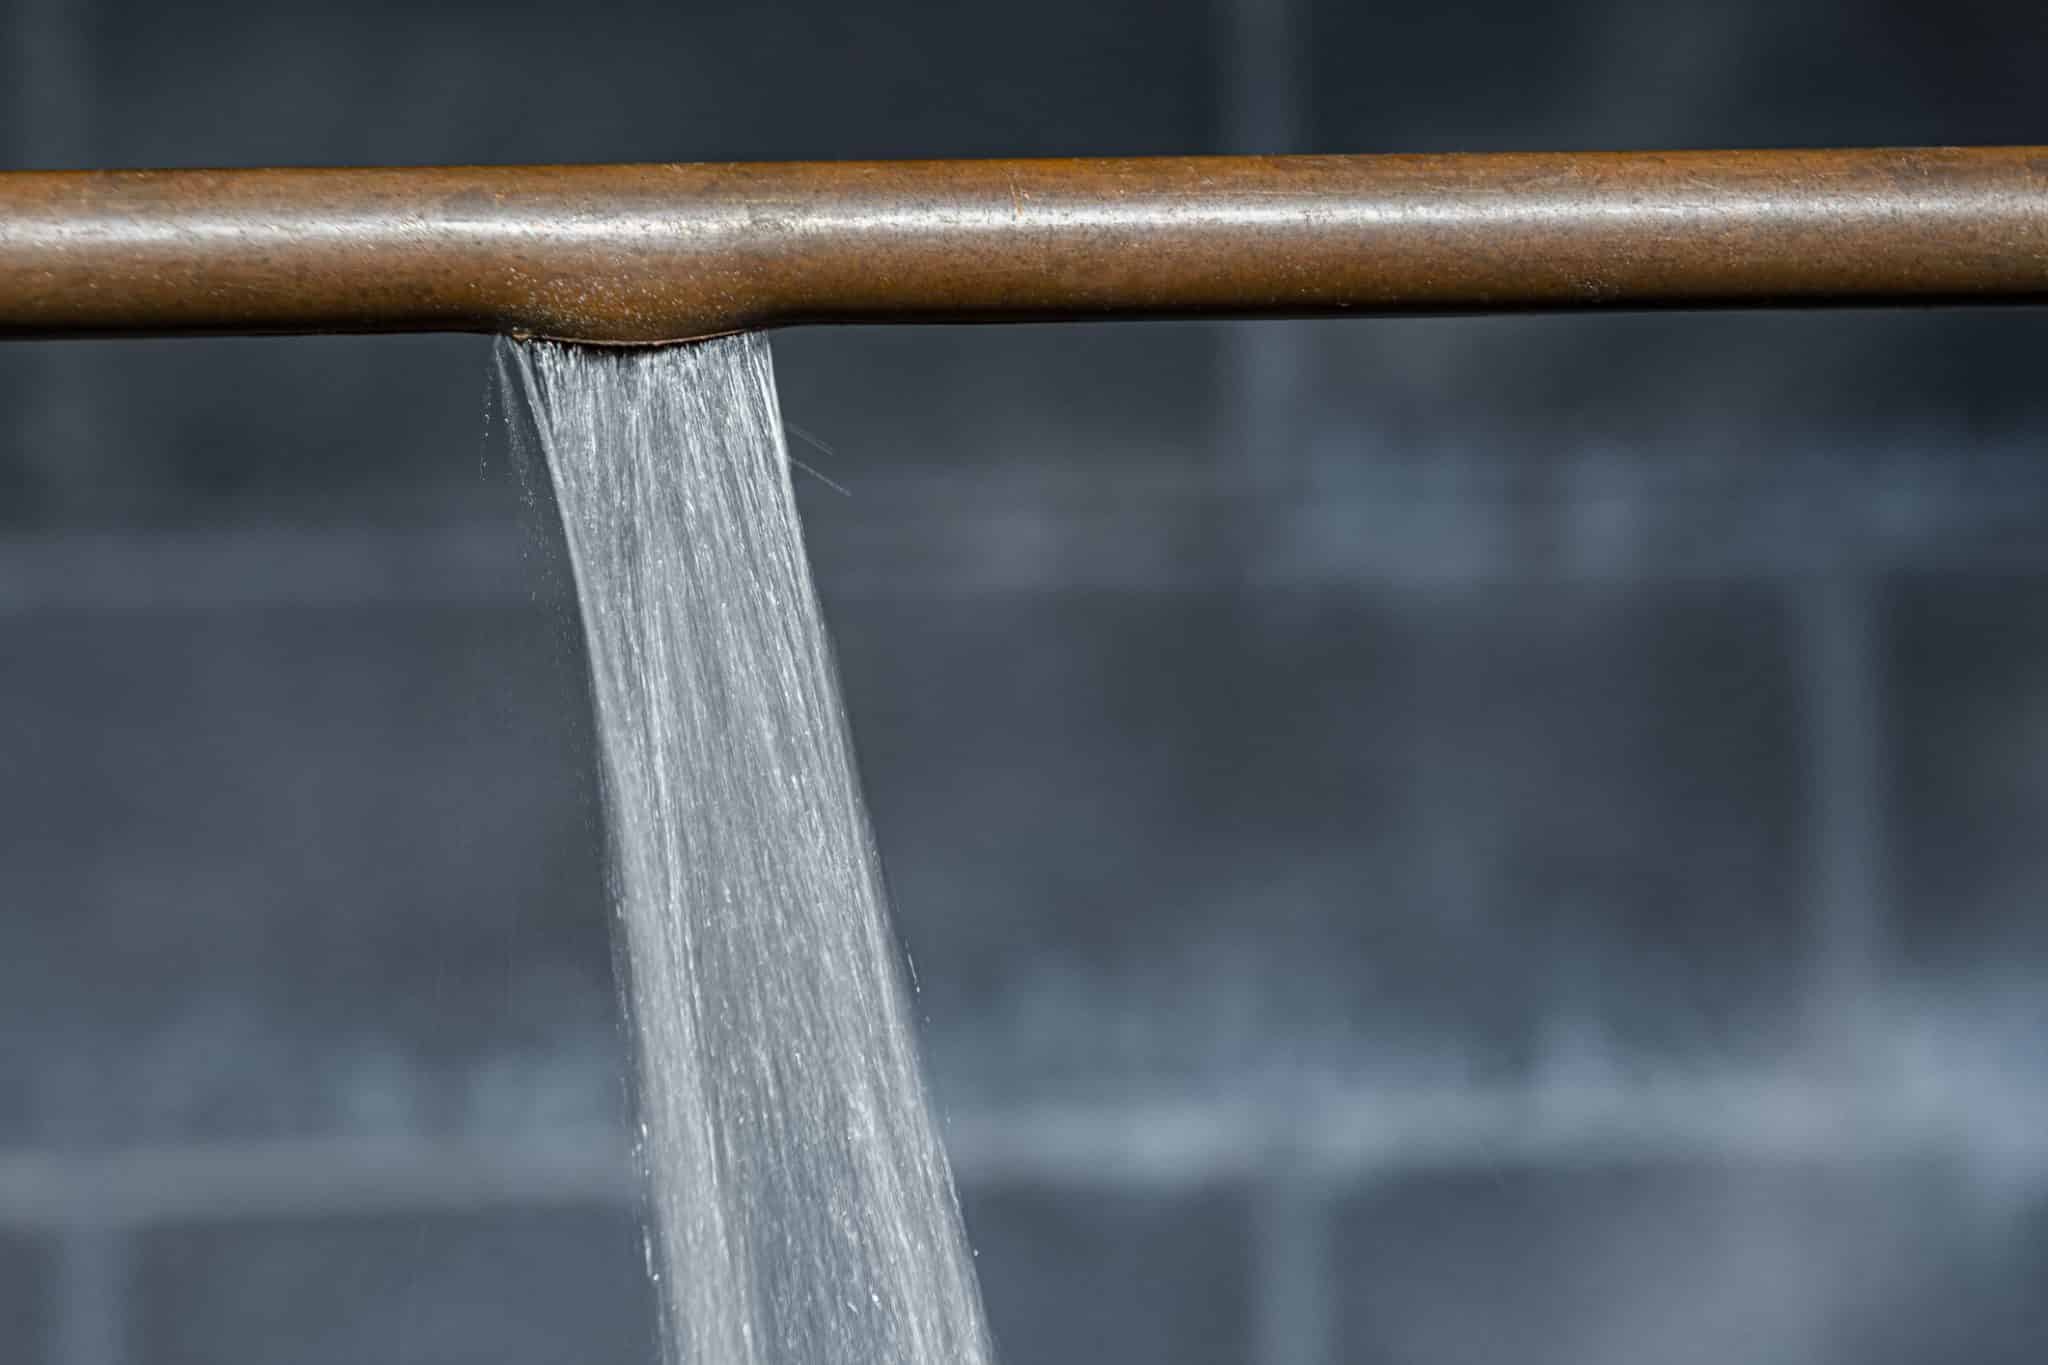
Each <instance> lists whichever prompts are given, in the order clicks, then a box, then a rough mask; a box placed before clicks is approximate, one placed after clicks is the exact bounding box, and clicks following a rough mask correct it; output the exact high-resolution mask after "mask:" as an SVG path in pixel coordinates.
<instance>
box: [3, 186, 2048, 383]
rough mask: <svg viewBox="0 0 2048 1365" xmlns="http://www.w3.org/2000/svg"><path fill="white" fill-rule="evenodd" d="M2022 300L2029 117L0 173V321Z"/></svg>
mask: <svg viewBox="0 0 2048 1365" xmlns="http://www.w3.org/2000/svg"><path fill="white" fill-rule="evenodd" d="M2044 300H2048V148H2040V147H2005V148H1931V149H1929V148H1923V149H1896V150H1859V151H1776V152H1637V153H1598V154H1514V155H1451V156H1359V157H1347V156H1308V157H1186V158H1141V159H1104V160H1047V161H957V162H946V161H929V162H844V163H839V162H825V163H787V164H747V165H669V166H524V167H450V168H412V169H381V170H380V169H359V170H345V169H283V170H226V171H218V170H216V171H201V170H193V171H64V172H25V171H19V172H9V173H5V174H0V337H59V336H113V335H141V334H152V335H163V334H177V333H258V334H261V333H295V332H409V331H472V332H503V333H508V334H511V335H515V336H539V337H547V338H551V339H557V340H572V341H584V342H599V343H616V344H651V343H660V342H670V341H679V340H687V339H695V338H703V337H707V336H714V335H720V334H724V333H730V332H737V331H745V330H750V329H756V328H765V327H778V326H789V325H795V324H803V323H828V322H845V323H864V322H890V323H895V322H1028V321H1057V320H1083V319H1109V318H1134V317H1317V316H1336V315H1347V314H1375V313H1460V312H1509V311H1521V310H1542V309H1586V308H1680V307H1773V306H1790V307H1814V306H1831V305H1847V304H1864V305H1868V304H1919V305H1926V304H1953V303H2033V302H2041V301H2044Z"/></svg>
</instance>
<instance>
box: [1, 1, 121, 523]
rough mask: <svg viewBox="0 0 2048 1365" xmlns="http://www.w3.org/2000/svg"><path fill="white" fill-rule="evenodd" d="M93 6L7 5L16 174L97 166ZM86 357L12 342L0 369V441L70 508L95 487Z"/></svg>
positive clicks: (47, 495)
mask: <svg viewBox="0 0 2048 1365" xmlns="http://www.w3.org/2000/svg"><path fill="white" fill-rule="evenodd" d="M92 8H93V5H92V0H12V3H11V4H10V5H9V6H8V7H7V11H6V12H7V15H8V18H7V20H6V24H7V28H6V32H5V35H4V41H5V43H6V47H7V53H6V67H5V70H6V72H7V76H8V80H7V96H6V99H7V107H6V124H5V127H6V130H7V131H6V133H5V135H4V143H0V155H4V156H5V157H6V164H7V165H8V166H9V167H11V168H15V169H21V170H58V169H66V168H75V167H82V166H91V165H94V164H95V162H96V158H95V157H94V155H93V151H94V149H93V145H92V144H93V138H92V95H91V91H92V74H91V69H92V63H91V54H90V51H89V45H88V43H87V40H86V32H87V28H88V25H89V23H90V20H91V17H92ZM88 358H89V353H88V352H87V351H86V350H85V349H84V348H82V347H74V346H17V347H14V348H13V353H12V354H11V355H10V356H9V357H8V359H7V371H6V373H7V374H8V376H9V377H10V378H11V379H12V381H13V385H12V386H13V388H14V389H15V392H14V394H13V395H12V402H11V403H10V404H9V407H10V410H11V414H12V420H11V421H10V422H9V423H8V429H7V432H6V436H7V439H8V440H9V441H10V442H12V443H13V445H14V448H15V449H16V450H17V451H19V452H20V458H21V460H22V464H23V467H24V469H25V471H26V473H27V475H28V478H29V480H30V484H31V487H32V488H33V490H34V492H35V494H36V495H37V496H38V497H39V498H40V499H41V500H42V501H43V502H44V504H45V505H46V506H48V507H53V508H55V509H58V510H60V511H69V510H71V509H73V508H75V507H76V506H77V505H78V503H79V502H81V501H82V500H83V499H84V498H85V496H86V495H87V494H88V492H89V491H90V490H91V489H92V487H93V485H94V484H96V483H97V482H99V481H100V476H101V473H102V462H101V459H100V456H101V454H102V451H101V448H100V446H99V443H98V442H97V441H96V440H95V439H94V431H93V391H92V387H93V386H92V380H91V374H90V372H89V370H88V368H87V362H88Z"/></svg>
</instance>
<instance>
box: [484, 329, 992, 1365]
mask: <svg viewBox="0 0 2048 1365" xmlns="http://www.w3.org/2000/svg"><path fill="white" fill-rule="evenodd" d="M500 374H501V376H502V379H503V382H504V384H505V385H506V387H507V389H508V390H510V392H509V393H508V399H513V400H519V399H523V401H524V403H525V405H526V407H527V409H528V411H529V412H530V413H531V415H532V418H533V428H534V431H535V433H536V434H537V438H538V443H539V446H540V448H541V451H542V452H543V453H544V454H545V456H546V459H547V464H548V467H549V469H550V470H551V472H552V476H553V481H554V486H555V492H556V497H557V501H558V502H559V504H560V507H561V513H562V522H563V528H564V531H565V533H566V539H567V542H568V548H569V557H570V562H571V564H572V565H573V567H574V570H575V578H576V587H577V593H578V597H579V599H580V601H581V603H582V609H583V620H584V629H585V633H586V636H587V639H588V643H589V651H590V672H591V679H592V690H593V693H594V697H595V704H596V710H597V719H598V731H599V736H600V747H601V750H602V757H603V769H604V787H605V797H606V807H607V812H608V817H609V822H610V830H611V838H612V844H613V850H614V868H615V877H616V885H615V891H614V894H615V899H616V902H617V905H618V911H619V916H620V920H621V922H622V926H623V940H624V945H625V949H626V952H625V957H626V961H627V972H626V976H627V993H628V1007H629V1010H630V1013H631V1015H632V1017H633V1020H634V1022H635V1026H636V1030H637V1034H638V1038H639V1049H640V1078H639V1079H640V1106H641V1114H642V1119H643V1133H644V1135H645V1136H644V1143H643V1150H644V1155H645V1159H646V1162H647V1165H648V1170H649V1174H650V1177H651V1178H650V1201H651V1206H652V1209H651V1222H652V1227H653V1238H652V1243H651V1246H650V1252H649V1259H650V1268H651V1269H652V1271H653V1273H654V1274H655V1275H656V1277H657V1278H656V1285H657V1291H658V1294H659V1297H660V1300H661V1306H662V1312H663V1318H664V1331H665V1336H666V1344H667V1348H668V1352H669V1356H670V1358H671V1359H672V1360H678V1361H684V1362H691V1363H692V1365H695V1363H696V1362H704V1363H705V1365H752V1363H754V1362H760V1363H762V1365H770V1363H772V1365H784V1363H788V1365H797V1363H799V1362H801V1365H841V1363H843V1365H876V1362H883V1361H887V1362H892V1365H941V1362H943V1363H944V1365H978V1362H983V1361H986V1360H988V1359H989V1357H990V1350H989V1345H988V1337H987V1331H986V1328H985V1326H984V1323H983V1319H982V1312H981V1302H980V1294H979V1290H978V1288H977V1286H976V1283H975V1279H974V1272H973V1266H972V1260H971V1258H970V1256H969V1254H968V1251H967V1247H966V1240H965V1237H964V1235H963V1233H962V1230H961V1224H960V1217H959V1212H958V1207H957V1203H956V1200H955V1197H954V1193H953V1186H952V1177H951V1174H950V1172H949V1171H948V1168H947V1165H946V1159H945V1155H944V1152H943V1150H942V1148H941V1147H940V1144H939V1141H938V1136H937V1133H936V1131H935V1129H934V1126H933V1123H932V1120H931V1116H930V1113H929V1111H928V1109H927V1106H926V1103H925V1098H924V1092H923V1085H922V1078H921V1076H920V1074H919V1070H918V1065H917V1058H916V1054H915V1051H914V1045H913V1040H912V1037H911V1033H910V1026H909V1016H908V1009H907V1002H906V998H905V995H904V991H903V987H902V983H901V980H900V977H899V972H898V961H897V948H896V944H895V941H894V938H893V936H892V934H891V933H890V930H889V926H888V921H887V911H886V907H885V903H884V899H883V891H882V882H881V877H880V871H879V868H878V865H877V863H876V859H875V853H874V848H873V843H872V840H871V838H870V835H869V831H868V823H867V815H866V811H865V808H864V806H863V804H862V800H861V793H860V787H859V783H858V780H857V778H856V775H855V772H854V766H853V761H852V753H851V749H850V746H849V743H848V738H847V730H846V721H845V716H844V714H843V711H842V708H841V704H840V698H839V688H838V682H837V678H836V676H835V674H834V670H833V663H832V656H831V649H830V645H829V643H828V641H827V639H826V635H825V627H824V622H823V619H822V617H821V615H820V613H819V609H818V603H817V597H816V594H815V592H814V590H813V588H812V585H811V580H810V573H809V568H808V565H807V562H806V559H805V555H804V545H803V535H802V528H801V526H800V524H799V522H798V518H797V511H796V506H795V503H794V501H793V499H792V496H791V489H790V480H789V461H788V456H787V453H786V451H785V448H784V438H783V431H782V425H781V421H780V418H779V415H778V412H777V406H776V401H775V382H774V375H773V371H772V369H771V367H770V363H769V353H768V345H767V342H766V341H765V340H763V339H761V338H759V337H756V336H736V337H727V338H721V339H718V340H714V341H709V342H704V343H700V344H697V345H692V346H685V347H674V348H668V349H663V350H652V351H618V350H598V349H586V348H579V347H573V346H561V345H554V344H549V343H522V344H513V343H509V342H508V343H503V344H502V346H501V350H500Z"/></svg>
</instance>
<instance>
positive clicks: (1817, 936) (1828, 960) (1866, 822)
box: [1798, 548, 1890, 1085]
mask: <svg viewBox="0 0 2048 1365" xmlns="http://www.w3.org/2000/svg"><path fill="white" fill-rule="evenodd" d="M1830 561H1831V562H1829V563H1827V564H1824V565H1821V566H1818V567H1816V568H1814V569H1810V570H1808V571H1807V573H1806V576H1805V580H1804V582H1803V583H1801V584H1800V586H1799V588H1798V603H1799V610H1798V618H1799V633H1800V638H1801V642H1802V644H1801V649H1802V655H1803V668H1802V671H1803V673H1804V675H1805V693H1806V715H1807V721H1806V724H1807V733H1808V739H1807V754H1808V759H1807V763H1808V772H1809V774H1810V777H1809V780H1808V784H1807V785H1808V800H1809V802H1810V803H1811V813H1810V815H1809V817H1808V828H1809V830H1810V831H1811V834H1810V836H1809V839H1810V852H1809V858H1808V861H1809V866H1810V869H1811V871H1810V874H1809V875H1810V876H1811V878H1812V880H1811V892H1810V894H1811V902H1810V904H1811V909H1810V914H1811V915H1812V920H1813V943H1814V964H1813V969H1814V982H1813V1002H1814V1009H1815V1016H1816V1017H1815V1019H1814V1028H1815V1035H1816V1041H1817V1045H1818V1047H1819V1049H1820V1060H1821V1064H1822V1066H1823V1067H1824V1068H1825V1069H1826V1072H1827V1075H1828V1077H1829V1079H1831V1080H1833V1081H1836V1082H1838V1083H1843V1084H1849V1085H1854V1084H1858V1083H1860V1082H1862V1081H1863V1080H1865V1079H1867V1078H1866V1077H1865V1075H1864V1070H1865V1067H1866V1066H1867V1065H1868V1063H1869V1060H1870V1058H1869V1052H1870V1049H1871V1046H1872V1045H1873V1043H1874V1042H1875V1036H1874V1032H1873V1031H1874V1029H1875V1027H1876V1025H1877V1022H1878V1021H1877V1020H1876V1019H1874V1018H1873V1017H1872V1016H1873V1013H1874V1010H1875V1006H1876V999H1877V986H1878V981H1877V975H1878V972H1879V970H1880V968H1881V956H1882V953H1883V944H1884V937H1885V934H1886V927H1887V924H1888V922H1889V919H1890V914H1889V907H1888V905H1887V903H1886V902H1887V887H1886V875H1885V867H1886V857H1885V816H1884V811H1885V764H1884V761H1883V757H1882V755H1883V735H1884V728H1885V715H1884V709H1885V708H1884V681H1883V676H1882V674H1883V668H1884V661H1885V660H1884V651H1883V649H1882V648H1881V641H1880V638H1879V628H1878V621H1877V619H1876V608H1875V603H1874V600H1873V599H1874V587H1873V582H1872V579H1873V574H1872V571H1871V567H1870V566H1869V565H1867V564H1865V563H1864V562H1863V556H1862V555H1861V554H1860V553H1858V552H1857V551H1856V550H1854V549H1853V548H1852V549H1848V550H1845V551H1838V552H1837V553H1835V554H1833V555H1831V556H1830Z"/></svg>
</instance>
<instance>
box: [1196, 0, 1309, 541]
mask: <svg viewBox="0 0 2048 1365" xmlns="http://www.w3.org/2000/svg"><path fill="white" fill-rule="evenodd" d="M1213 3H1214V4H1215V6H1216V23H1215V30H1216V48H1217V63H1218V66H1217V80H1218V86H1219V95H1220V98H1219V101H1218V102H1219V105H1220V110H1221V112H1220V124H1221V137H1222V142H1223V145H1222V146H1221V147H1219V148H1218V149H1217V150H1219V151H1221V152H1226V153H1237V154H1246V155H1250V154H1260V153H1263V154H1268V155H1274V154H1281V153H1287V152H1300V151H1305V150H1308V148H1307V147H1306V145H1305V144H1306V142H1307V125H1308V122H1309V119H1308V107H1307V106H1308V101H1307V99H1306V87H1307V74H1308V73H1307V65H1308V63H1307V53H1306V44H1307V37H1308V34H1307V12H1308V5H1307V0H1213ZM1222 335H1223V354H1222V357H1221V365H1220V369H1221V376H1220V378H1221V383H1220V384H1219V385H1218V392H1219V394H1220V395H1221V398H1222V402H1221V412H1220V414H1219V416H1220V419H1221V420H1220V421H1219V422H1218V424H1217V435H1218V449H1217V452H1216V454H1217V459H1216V464H1215V473H1216V487H1215V490H1214V491H1215V492H1216V493H1217V494H1218V495H1219V496H1220V497H1221V498H1222V499H1223V501H1224V502H1225V504H1226V505H1225V506H1224V507H1223V509H1222V512H1221V515H1223V516H1224V517H1225V518H1227V519H1228V522H1227V524H1229V525H1230V526H1232V527H1233V528H1235V532H1236V534H1235V535H1234V536H1232V537H1230V538H1229V540H1228V542H1227V543H1231V544H1234V545H1236V546H1237V548H1238V550H1239V555H1238V561H1239V562H1238V564H1237V565H1235V566H1233V567H1236V568H1239V569H1242V568H1244V567H1245V566H1246V565H1247V563H1255V562H1256V558H1255V556H1256V555H1257V554H1258V553H1259V552H1260V550H1261V549H1262V547H1261V546H1259V545H1257V544H1252V545H1249V546H1247V545H1245V544H1244V543H1243V540H1242V539H1240V537H1248V536H1257V535H1260V534H1261V533H1262V532H1263V531H1264V530H1265V529H1266V527H1267V526H1268V523H1269V520H1270V519H1271V518H1273V517H1275V516H1278V515H1280V511H1281V509H1277V508H1255V507H1253V506H1250V505H1247V499H1249V498H1253V497H1256V496H1258V495H1259V494H1262V493H1266V494H1270V493H1273V492H1276V491H1278V490H1279V489H1284V488H1286V487H1287V486H1288V485H1289V483H1290V482H1291V480H1290V479H1289V477H1288V472H1289V471H1290V470H1293V471H1299V469H1300V468H1301V457H1302V455H1303V453H1304V449H1305V444H1306V442H1305V440H1304V436H1305V432H1306V430H1307V424H1306V423H1305V422H1304V421H1303V420H1302V414H1303V412H1304V407H1305V403H1306V400H1307V397H1308V384H1307V375H1308V363H1307V362H1308V351H1307V347H1308V341H1309V331H1308V328H1307V327H1306V326H1305V325H1304V324H1302V323H1298V322H1239V323H1234V324H1232V325H1230V326H1228V327H1226V328H1224V329H1223V333H1222ZM1276 486H1277V488H1276ZM1231 504H1235V505H1231Z"/></svg>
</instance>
